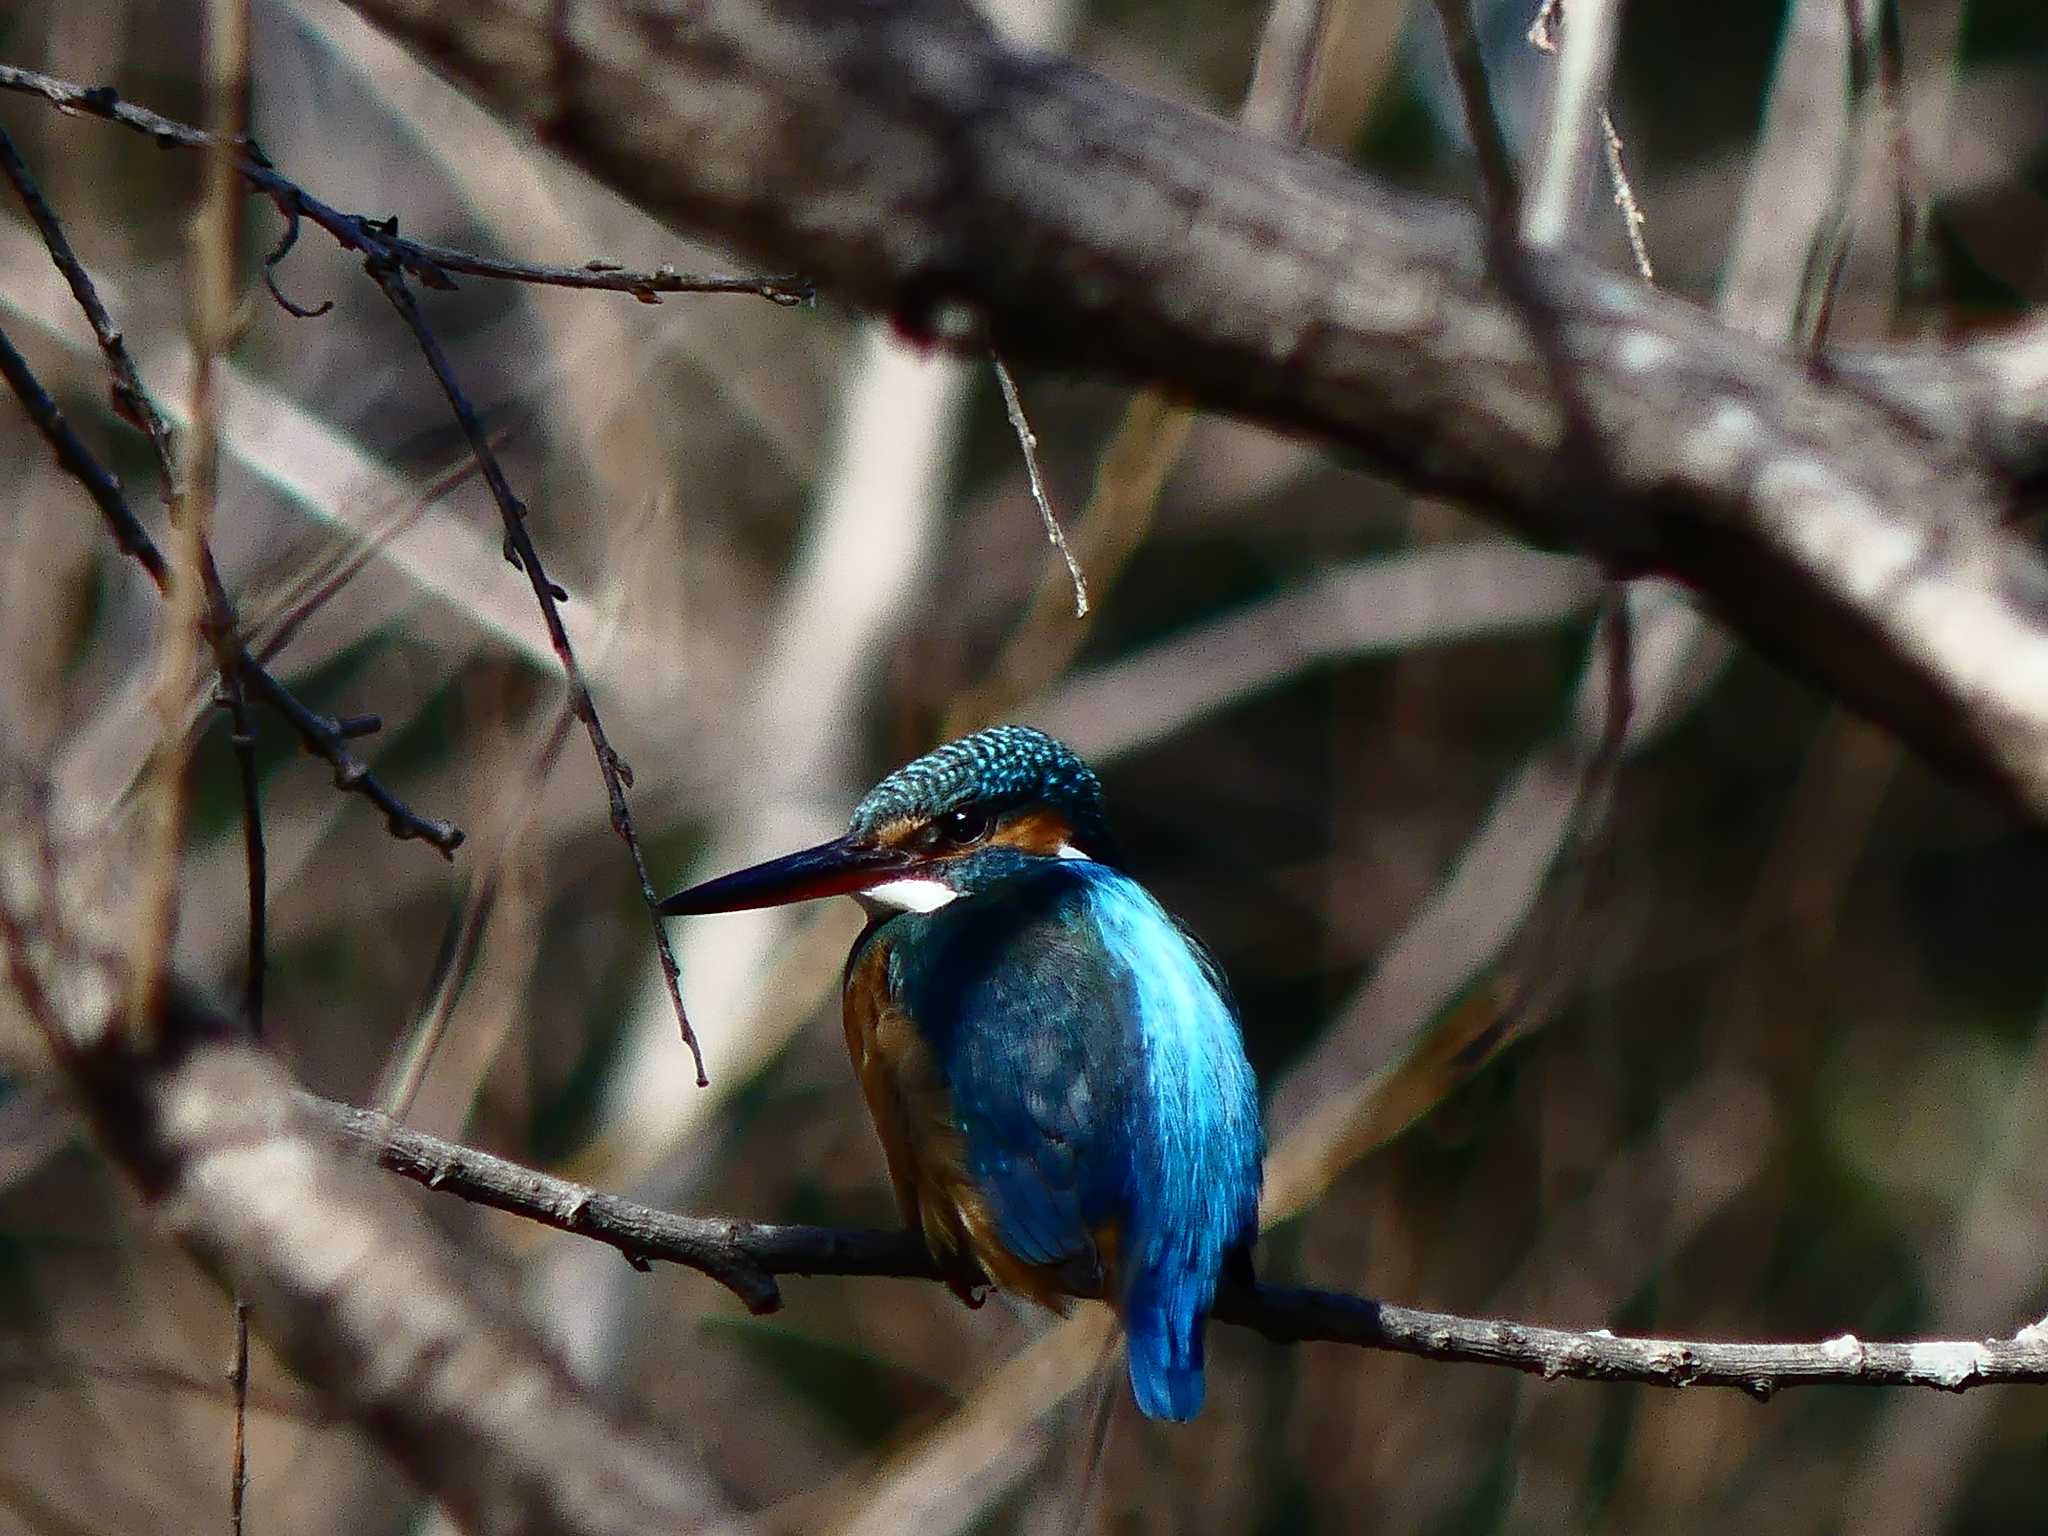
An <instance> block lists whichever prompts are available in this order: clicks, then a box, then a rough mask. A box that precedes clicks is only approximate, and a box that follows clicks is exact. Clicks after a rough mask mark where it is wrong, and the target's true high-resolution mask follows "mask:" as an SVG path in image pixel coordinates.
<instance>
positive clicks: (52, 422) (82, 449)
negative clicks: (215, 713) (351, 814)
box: [0, 330, 462, 856]
mask: <svg viewBox="0 0 2048 1536" xmlns="http://www.w3.org/2000/svg"><path fill="white" fill-rule="evenodd" d="M0 377H4V378H5V379H6V380H7V383H8V385H9V386H10V387H11V388H12V389H13V390H14V392H15V394H16V395H17V396H18V397H19V398H20V400H21V402H22V406H23V408H24V409H25V410H26V411H27V412H28V416H29V420H30V421H31V422H33V423H34V424H35V426H36V428H37V430H38V431H40V432H41V433H42V434H43V437H44V439H45V440H46V441H48V442H49V444H50V446H51V448H52V450H53V451H54V452H55V453H56V456H57V462H58V464H59V465H60V466H61V467H62V468H63V469H64V470H65V471H66V472H67V473H68V474H70V475H71V476H72V477H73V478H74V479H76V480H77V481H78V482H79V484H80V485H82V486H84V487H85V489H86V492H87V494H88V495H90V496H91V497H92V499H93V503H94V505H96V506H97V507H98V508H99V509H100V515H101V516H102V517H103V518H104V519H105V520H106V522H107V525H108V527H109V528H110V529H111V530H112V531H113V534H114V542H115V543H116V544H117V545H118V546H119V547H120V549H121V550H122V551H123V553H125V554H128V555H131V556H132V557H134V559H135V561H136V563H137V564H139V565H140V566H141V567H142V568H143V569H144V570H145V571H147V572H148V573H149V574H150V577H151V579H153V580H154V581H155V582H156V583H157V586H158V587H159V588H160V589H161V588H162V587H164V586H165V585H166V584H167V583H168V580H169V568H168V566H167V565H166V563H165V560H164V556H163V552H162V551H161V550H159V549H158V548H157V546H156V541H155V540H154V539H152V538H151V537H150V536H149V531H148V530H147V529H146V528H144V527H143V525H142V522H141V520H140V519H139V518H137V517H136V515H135V513H134V510H133V509H132V508H130V507H129V505H128V501H127V498H126V497H125V496H124V495H123V494H122V491H121V487H120V484H119V483H118V482H117V481H116V480H115V479H114V477H113V476H112V475H111V474H109V473H108V471H107V469H106V468H105V466H104V465H102V464H101V463H100V462H99V460H98V459H97V458H96V457H95V456H94V455H93V453H92V451H91V450H90V449H88V448H87V447H86V446H85V444H84V443H83V442H82V441H81V440H80V439H79V436H78V434H77V432H76V431H75V430H73V428H72V426H71V423H70V422H69V421H68V420H66V419H65V416H64V413H63V412H62V411H61V410H59V409H58V407H57V402H56V401H55V400H54V399H52V398H51V396H50V393H49V391H48V390H46V389H44V388H43V386H42V384H41V382H40V381H39V380H38V379H37V378H36V376H35V375H34V373H32V372H31V371H30V369H29V367H28V363H27V362H26V360H25V359H23V357H22V355H21V354H20V353H19V352H18V351H16V350H15V348H14V345H13V343H12V342H10V341H9V340H8V339H7V334H6V332H5V331H4V330H0ZM235 663H236V666H237V667H238V668H239V669H240V671H241V674H242V678H243V680H244V681H245V682H246V683H247V684H248V685H249V688H250V690H251V691H252V692H253V693H255V694H256V696H257V697H258V698H260V699H261V700H262V701H263V703H264V704H265V705H267V706H268V707H269V708H271V709H274V710H276V711H277V712H278V713H279V714H281V715H283V716H284V718H285V720H286V721H287V722H288V723H289V724H290V725H291V727H292V729H293V730H294V731H295V732H297V734H298V737H299V740H300V742H301V744H302V745H304V747H305V748H306V750H307V751H309V752H311V753H313V754H314V755H315V756H317V757H319V758H321V759H323V760H324V761H325V762H326V763H327V764H328V766H329V767H330V768H332V769H333V770H334V782H335V785H336V787H337V788H340V789H343V790H347V791H348V792H350V793H352V794H359V795H361V796H362V797H363V798H364V799H366V800H368V801H369V802H370V803H371V804H372V805H374V806H376V807H377V809H378V810H379V811H381V812H382V813H383V815H384V820H385V825H386V826H387V828H388V829H389V830H390V832H391V835H392V836H393V837H396V838H399V839H401V840H402V839H407V838H419V839H421V840H422V841H424V842H427V843H430V844H431V845H432V846H433V847H435V848H436V849H438V850H440V852H441V853H442V854H444V855H447V856H453V854H454V852H455V850H456V849H457V848H459V847H460V846H461V845H462V830H461V828H459V827H457V826H455V825H454V823H452V822H447V821H438V820H435V819H434V818H432V817H429V816H422V815H420V814H419V813H418V812H416V811H414V810H413V809H412V808H411V807H410V806H408V805H407V804H406V803H405V802H404V801H402V800H400V799H399V798H398V797H397V796H396V795H394V794H392V793H391V791H390V790H389V789H387V788H386V787H385V786H384V784H383V783H382V782H381V781H380V780H379V779H378V778H377V777H376V775H374V774H372V773H371V772H370V770H369V769H368V768H367V767H366V766H364V764H363V763H362V761H361V760H360V759H359V758H357V757H356V756H355V754H354V753H353V752H352V751H350V749H349V745H348V744H349V741H350V740H351V739H352V738H354V737H357V736H363V735H367V734H369V733H370V732H371V731H374V730H376V729H377V726H378V722H377V719H376V717H375V716H374V715H363V716H352V717H348V718H342V719H337V718H335V717H333V716H331V715H323V714H321V713H319V712H318V711H316V710H313V709H310V708H308V707H307V706H306V705H305V704H304V703H303V702H301V701H300V699H299V697H298V696H297V695H296V694H294V693H293V692H292V691H291V690H290V689H289V688H287V687H285V685H284V684H283V683H281V682H279V681H278V680H277V679H276V678H275V677H273V676H271V674H270V673H269V671H267V670H266V669H265V668H263V667H262V666H260V665H258V664H257V662H256V660H255V658H254V657H252V656H250V655H249V654H248V652H247V650H246V649H243V648H241V647H240V646H239V645H238V646H237V648H236V651H235Z"/></svg>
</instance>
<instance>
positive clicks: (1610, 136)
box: [1600, 107, 1657, 283]
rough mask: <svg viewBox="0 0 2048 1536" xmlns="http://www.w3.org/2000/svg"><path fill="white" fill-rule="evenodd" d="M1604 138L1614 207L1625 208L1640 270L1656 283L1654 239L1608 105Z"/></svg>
mask: <svg viewBox="0 0 2048 1536" xmlns="http://www.w3.org/2000/svg"><path fill="white" fill-rule="evenodd" d="M1600 141H1601V143H1602V144H1603V145H1604V146H1605V147H1606V150H1607V179H1608V180H1609V181H1611V182H1613V183H1614V206H1615V207H1617V208H1619V209H1620V210H1621V227H1622V230H1623V231H1624V232H1625V233H1626V234H1627V235H1628V248H1629V251H1630V253H1631V254H1632V255H1634V257H1635V259H1636V271H1637V272H1638V273H1639V274H1641V276H1642V279H1643V281H1644V282H1646V283H1654V282H1656V281H1657V269H1656V268H1655V267H1654V266H1652V265H1651V263H1650V241H1649V237H1648V236H1647V235H1646V234H1644V232H1643V224H1644V214H1643V207H1642V204H1640V203H1638V202H1637V201H1636V190H1635V188H1634V187H1632V186H1630V185H1629V179H1628V167H1627V166H1625V165H1624V164H1622V159H1621V135H1620V134H1619V133H1617V132H1616V131H1615V127H1614V118H1613V117H1612V115H1610V114H1609V112H1608V110H1607V108H1605V107H1602V108H1601V109H1600Z"/></svg>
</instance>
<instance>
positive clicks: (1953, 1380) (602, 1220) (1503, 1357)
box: [301, 1098, 2048, 1397]
mask: <svg viewBox="0 0 2048 1536" xmlns="http://www.w3.org/2000/svg"><path fill="white" fill-rule="evenodd" d="M301 1102H302V1104H304V1105H305V1106H306V1107H307V1108H308V1109H309V1110H311V1111H312V1112H314V1113H316V1114H317V1115H319V1116H320V1117H321V1118H322V1119H324V1120H327V1121H329V1122H330V1123H332V1124H334V1125H335V1126H336V1127H337V1128H339V1129H340V1130H341V1131H342V1132H343V1133H344V1134H345V1135H346V1136H347V1137H348V1138H349V1139H350V1140H351V1141H352V1142H353V1143H355V1144H356V1145H358V1146H360V1147H362V1148H363V1149H364V1150H366V1151H368V1152H370V1153H372V1154H374V1155H375V1157H376V1158H377V1161H378V1162H379V1163H380V1164H381V1165H382V1166H383V1167H385V1168H387V1169H389V1170H391V1171H392V1172H394V1173H397V1174H401V1175H403V1176H404V1177H406V1178H408V1179H411V1180H413V1181H415V1182H416V1183H420V1184H424V1185H425V1186H427V1187H428V1188H429V1189H438V1190H441V1191H442V1192H444V1193H446V1194H451V1195H455V1196H457V1197H459V1198H461V1199H464V1200H470V1201H474V1202H476V1203H478V1204H481V1205H488V1206H490V1207H491V1208H492V1209H494V1210H500V1211H508V1212H511V1213H512V1214H513V1215H517V1216H524V1217H527V1218H529V1219H530V1220H533V1221H538V1222H541V1223H543V1224H545V1225H547V1226H550V1227H553V1228H555V1229H556V1230H557V1231H562V1232H573V1233H575V1234H577V1235H578V1236H580V1237H588V1238H591V1239H593V1240H594V1241H597V1242H601V1243H606V1244H609V1245H610V1246H611V1247H614V1248H616V1249H618V1250H619V1252H620V1253H622V1254H624V1255H625V1256H626V1259H627V1261H628V1262H629V1263H633V1264H635V1265H636V1266H637V1267H641V1268H644V1267H645V1266H646V1265H647V1264H648V1263H649V1262H651V1261H653V1260H661V1261H663V1262H665V1263H672V1264H681V1265H683V1266H684V1267H686V1268H689V1269H694V1270H697V1271H698V1272H699V1273H701V1274H705V1275H709V1276H710V1277H711V1278H712V1279H714V1280H716V1281H718V1282H719V1283H720V1284H721V1285H724V1286H726V1287H727V1288H728V1289H729V1290H731V1291H732V1292H733V1294H734V1295H736V1296H738V1297H739V1298H740V1300H741V1301H743V1302H745V1303H746V1305H747V1306H748V1308H749V1309H750V1310H752V1311H754V1312H757V1313H758V1312H772V1311H774V1310H775V1309H776V1308H777V1307H778V1306H780V1305H781V1295H780V1292H779V1290H778V1289H777V1287H776V1284H775V1280H776V1277H777V1276H780V1275H859V1276H881V1277H893V1278H897V1279H905V1280H941V1279H943V1278H944V1276H943V1275H942V1274H941V1272H940V1270H939V1267H938V1266H937V1265H936V1264H934V1263H933V1261H932V1258H931V1255H930V1254H928V1253H927V1252H926V1251H925V1248H924V1243H923V1239H922V1238H921V1237H920V1236H919V1235H918V1234H916V1233H914V1232H885V1231H871V1230H862V1229H857V1228H841V1227H803V1226H776V1225H767V1224H763V1223H759V1222H750V1221H733V1220H726V1219H723V1218H714V1217H704V1216H677V1215H672V1214H670V1213H669V1212H666V1211H659V1210H655V1209H653V1208H652V1207H649V1206H644V1205H639V1204H636V1203H635V1202H633V1201H631V1200H626V1199H622V1198H621V1197H619V1196H617V1195H608V1194H603V1193H601V1192H599V1191H597V1190H593V1189H589V1188H587V1187H585V1186H584V1185H581V1184H574V1183H571V1182H569V1181H568V1180H566V1179H558V1178H554V1177H553V1176H551V1175H549V1174H545V1173H540V1172H538V1171H536V1170H534V1169H531V1168H525V1167H522V1166H520V1165H519V1164H517V1163H513V1162H510V1161H508V1160H507V1159H505V1158H501V1157H496V1156H494V1155H492V1154H491V1153H488V1152H480V1151H477V1150H476V1149H475V1148H473V1147H464V1146H460V1145H458V1144H456V1143H454V1142H449V1141H443V1140H441V1139H440V1138H439V1137H436V1136H429V1135H427V1134H425V1133H424V1132H421V1131H414V1130H409V1129H407V1128H406V1127H404V1126H401V1125H397V1124H394V1123H393V1122H392V1121H390V1120H389V1119H387V1118H386V1117H385V1116H382V1115H379V1114H375V1113H373V1112H371V1111H369V1110H362V1109H353V1108H350V1107H348V1106H346V1105H341V1104H332V1103H329V1102H327V1101H325V1100H320V1099H312V1098H302V1100H301ZM1215 1316H1216V1318H1217V1320H1218V1321H1220V1322H1225V1323H1231V1324H1234V1325H1236V1326H1238V1327H1241V1328H1248V1329H1250V1330H1251V1331H1252V1332H1254V1333H1257V1334H1260V1335H1262V1336H1264V1337H1265V1338H1268V1339H1271V1340H1273V1341H1274V1342H1275V1343H1280V1344H1308V1343H1329V1344H1351V1345H1356V1346H1358V1347H1360V1348H1363V1349H1381V1350H1392V1351H1395V1352H1397V1353H1400V1354H1408V1355H1418V1356H1421V1357H1423V1358H1424V1359H1431V1360H1449V1361H1463V1362H1467V1363H1470V1364H1476V1365H1501V1366H1507V1367H1509V1368H1510V1369H1512V1370H1518V1371H1526V1372H1528V1373H1530V1374H1531V1375H1536V1376H1542V1377H1544V1378H1545V1379H1546V1380H1550V1379H1555V1378H1557V1377H1560V1376H1567V1377H1572V1378H1574V1379H1577V1380H1582V1381H1634V1382H1641V1383H1643V1384H1645V1385H1648V1386H1658V1387H1691V1386H1701V1387H1709V1386H1711V1387H1734V1388H1736V1389H1737V1390H1739V1391H1743V1392H1747V1393H1749V1394H1750V1395H1751V1396H1753V1397H1769V1396H1771V1395H1772V1394H1773V1393H1775V1392H1778V1391H1780V1390H1782V1389H1784V1388H1787V1387H1801V1386H1819V1385H1837V1386H1839V1385H1862V1386H1913V1387H1938V1388H1941V1389H1943V1390H1946V1391H1952V1392H1960V1391H1963V1390H1965V1389H1966V1388H1969V1387H1975V1386H1988V1385H1993V1384H2014V1383H2039V1382H2048V1329H2042V1328H2038V1327H2037V1328H2025V1329H2022V1330H2021V1331H2020V1332H2019V1333H2018V1334H2017V1335H2015V1336H2014V1337H2013V1338H2010V1339H1984V1340H1927V1341H1921V1342H1901V1343H1881V1342H1864V1341H1862V1340H1858V1339H1855V1338H1852V1337H1850V1336H1848V1335H1843V1336H1841V1337H1838V1338H1834V1339H1827V1340H1822V1341H1819V1342H1814V1343H1794V1344H1760V1343H1746V1342H1704V1341H1698V1340H1686V1339H1652V1338H1623V1337H1617V1336H1616V1335H1614V1334H1612V1333H1609V1332H1608V1331H1607V1330H1606V1329H1604V1328H1596V1329H1591V1330H1575V1329H1564V1328H1548V1327H1539V1326H1535V1325H1532V1324H1528V1323H1518V1322H1509V1321H1505V1320H1501V1319H1493V1318H1471V1317H1457V1316H1453V1315H1452V1314H1450V1313H1445V1312H1425V1311H1421V1310H1418V1309H1416V1308H1413V1307H1398V1306H1393V1305H1390V1304H1388V1303H1385V1302H1379V1301H1374V1300H1371V1299H1370V1298H1367V1297H1362V1296H1349V1295H1345V1294H1343V1293H1341V1292H1336V1291H1320V1290H1306V1289H1300V1288H1296V1287H1288V1286H1274V1285H1263V1284H1261V1285H1255V1286H1252V1287H1249V1288H1246V1287H1242V1286H1239V1285H1236V1284H1234V1283H1232V1282H1230V1281H1226V1282H1225V1285H1224V1289H1223V1291H1222V1292H1221V1293H1220V1294H1219V1295H1218V1297H1217V1301H1216V1310H1215Z"/></svg>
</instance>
